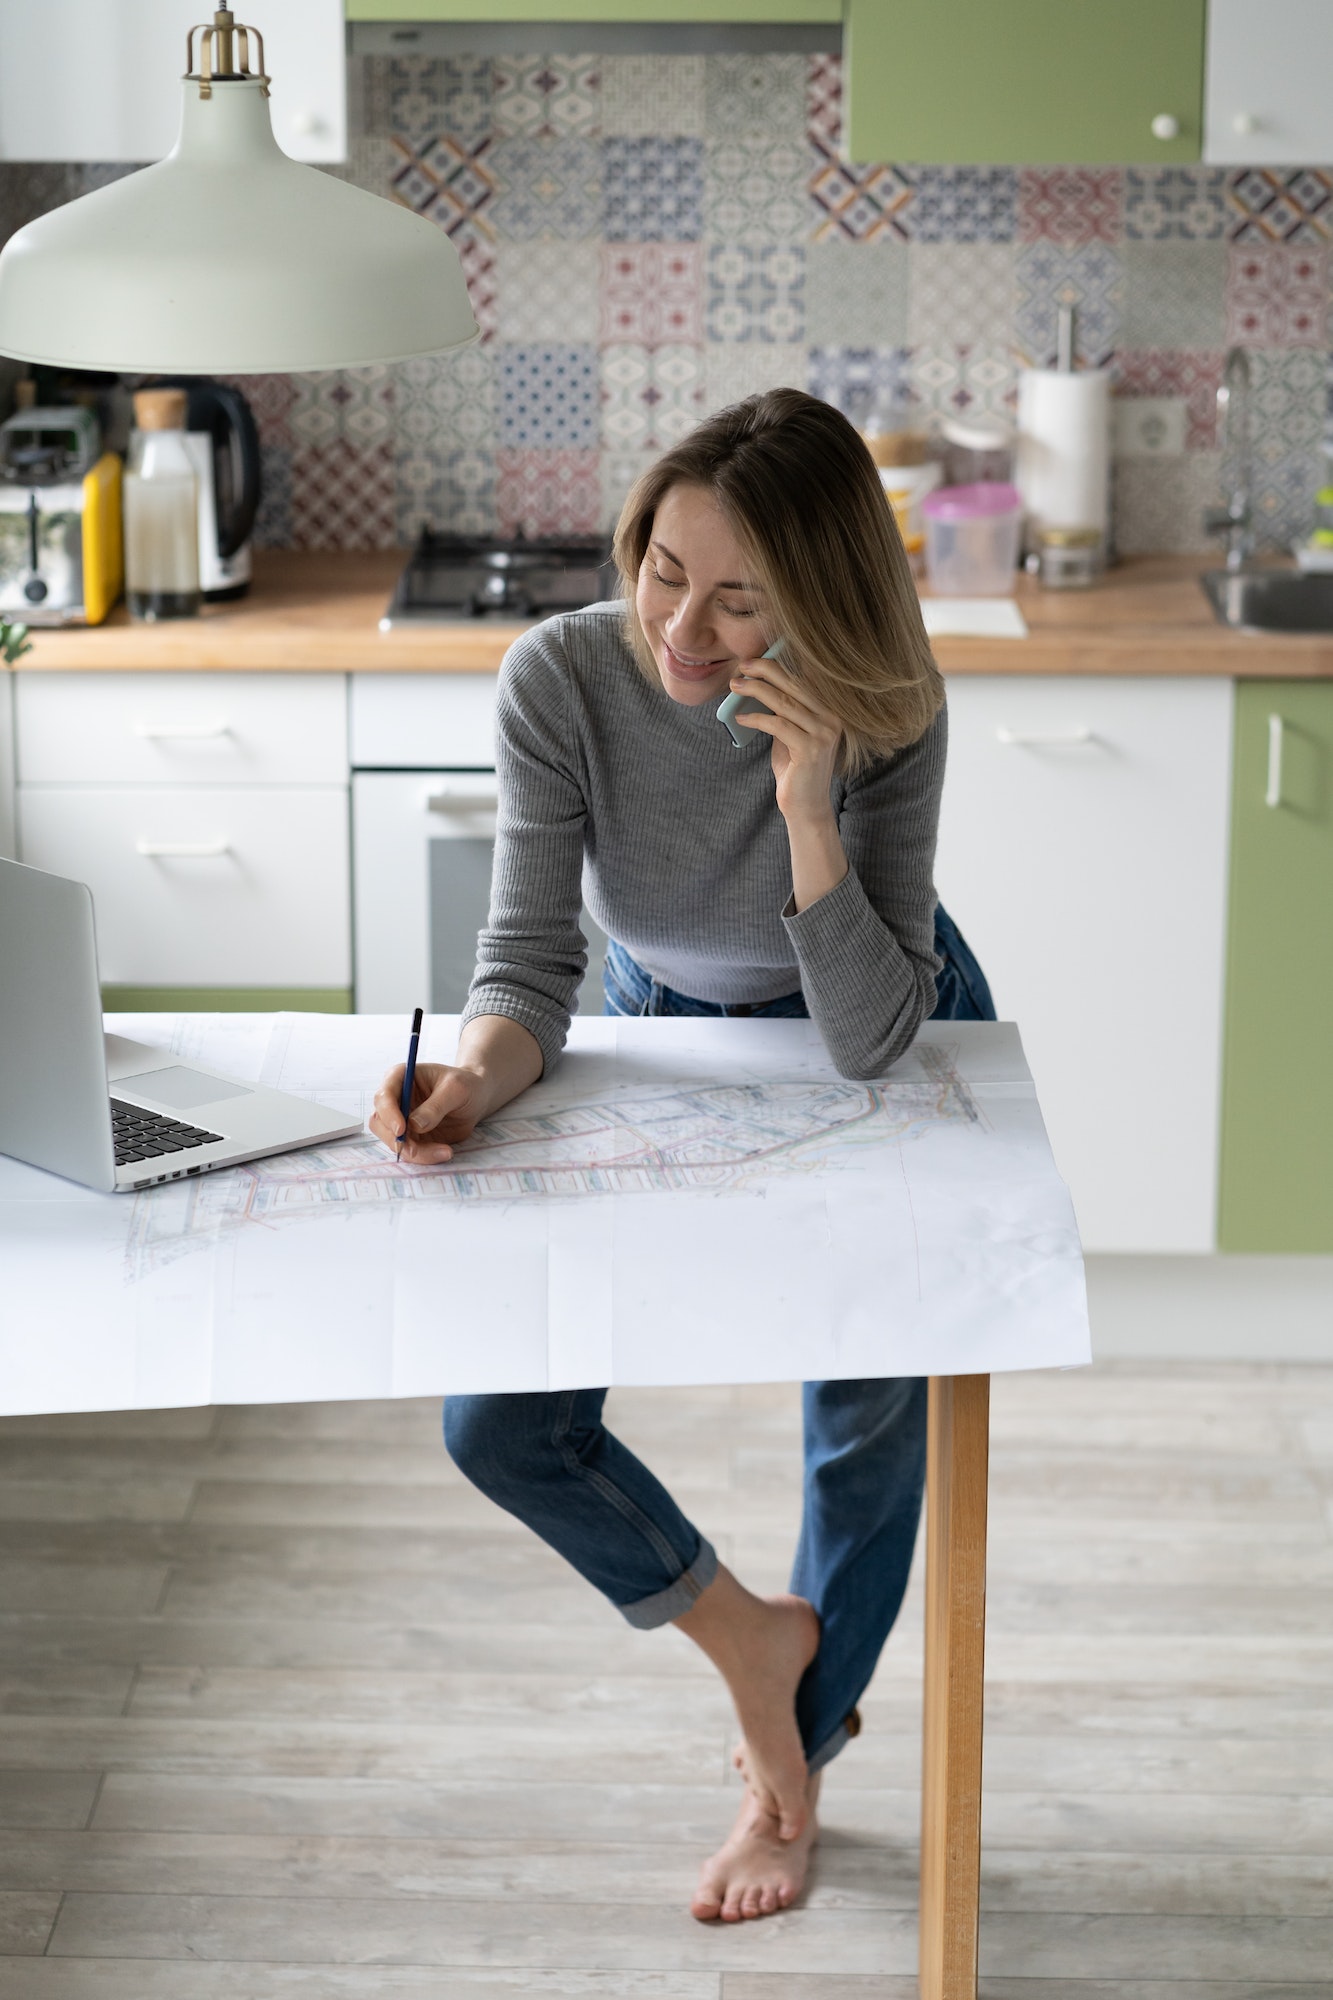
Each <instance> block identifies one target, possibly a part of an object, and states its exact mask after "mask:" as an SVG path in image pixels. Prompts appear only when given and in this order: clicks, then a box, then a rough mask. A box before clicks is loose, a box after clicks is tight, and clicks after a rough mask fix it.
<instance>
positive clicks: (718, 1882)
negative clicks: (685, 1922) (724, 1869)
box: [690, 1868, 727, 1924]
mask: <svg viewBox="0 0 1333 2000" xmlns="http://www.w3.org/2000/svg"><path fill="white" fill-rule="evenodd" d="M726 1892H727V1884H726V1877H725V1876H722V1875H714V1874H712V1873H711V1872H710V1871H709V1869H707V1868H705V1869H704V1870H703V1872H702V1873H701V1874H700V1876H699V1886H698V1888H697V1889H696V1890H695V1892H694V1896H693V1898H692V1900H691V1903H690V1915H691V1916H692V1917H697V1918H698V1920H699V1922H700V1923H701V1924H710V1923H714V1922H715V1921H716V1920H717V1918H718V1917H719V1916H720V1915H721V1911H722V1900H723V1897H724V1896H725V1895H726Z"/></svg>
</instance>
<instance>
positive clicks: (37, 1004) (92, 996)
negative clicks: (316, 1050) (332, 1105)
mask: <svg viewBox="0 0 1333 2000" xmlns="http://www.w3.org/2000/svg"><path fill="white" fill-rule="evenodd" d="M361 1129H362V1127H361V1121H360V1119H354V1120H349V1119H348V1118H347V1116H346V1114H345V1113H344V1112H340V1111H331V1110H329V1108H328V1107H327V1105H323V1104H307V1103H306V1101H305V1100H304V1098H300V1097H289V1096H288V1095H287V1094H286V1092H285V1091H281V1090H266V1089H265V1088H264V1087H263V1085H261V1084H255V1083H242V1082H241V1081H240V1080H239V1079H238V1078H236V1077H231V1076H226V1075H224V1074H223V1072H222V1071H221V1070H215V1069H210V1068H209V1067H208V1066H207V1064H205V1063H197V1062H183V1061H182V1060H181V1059H180V1057H179V1056H176V1055H173V1054H172V1052H171V1051H170V1050H169V1049H163V1048H154V1047H153V1046H152V1045H151V1043H148V1042H132V1041H129V1040H128V1039H127V1038H126V1037H125V1036H124V1035H107V1034H104V1033H103V1031H102V992H101V984H100V981H99V979H98V974H97V937H96V932H95V929H94V925H93V899H92V892H91V890H89V889H88V888H87V887H86V886H85V884H84V883H82V882H70V881H67V880H66V879H65V877H64V876H63V875H48V874H46V873H45V872H44V871H43V870H42V869H40V868H29V867H27V866H25V865H24V864H23V863H22V862H19V861H5V860H3V859H0V1153H8V1154H9V1155H10V1157H11V1158H12V1159H15V1160H24V1161H26V1162H27V1163H28V1165H29V1166H34V1167H44V1168H45V1169H46V1171H47V1172H48V1173H53V1174H63V1175H64V1176H65V1178H66V1179H67V1180H72V1181H81V1182H82V1184H83V1185H84V1186H85V1187H90V1188H100V1189H102V1190H103V1191H104V1192H106V1193H126V1192H129V1191H130V1190H132V1189H137V1188H148V1187H155V1186H156V1185H157V1184H158V1183H159V1182H161V1181H178V1180H184V1179H186V1178H187V1177H188V1176H191V1175H194V1174H209V1173H212V1172H214V1171H215V1169H216V1168H218V1167H232V1166H235V1165H236V1164H237V1162H238V1161H240V1160H257V1159H262V1158H263V1157H264V1155H265V1154H268V1153H288V1152H292V1151H294V1150H295V1149H296V1148H297V1147H298V1146H318V1145H322V1144H325V1143H327V1142H328V1141H329V1140H331V1139H349V1138H351V1137H352V1136H353V1134H354V1133H359V1132H360V1131H361Z"/></svg>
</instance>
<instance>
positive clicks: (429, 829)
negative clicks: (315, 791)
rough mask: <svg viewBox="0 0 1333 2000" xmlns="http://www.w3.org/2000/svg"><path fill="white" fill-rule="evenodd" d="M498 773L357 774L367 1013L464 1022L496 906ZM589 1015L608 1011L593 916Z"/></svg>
mask: <svg viewBox="0 0 1333 2000" xmlns="http://www.w3.org/2000/svg"><path fill="white" fill-rule="evenodd" d="M495 807H496V792H495V773H494V771H475V770H473V771H357V772H355V773H354V774H353V778H352V924H353V939H354V957H355V979H356V1009H357V1012H358V1013H359V1014H401V1013H408V1014H410V1013H411V1011H412V1009H413V1008H414V1007H425V1008H426V1010H427V1012H428V1013H432V1014H457V1013H460V1012H461V1011H462V1008H463V1004H464V1002H465V1001H466V999H467V991H468V986H469V984H470V983H471V979H472V970H473V966H474V965H475V963H476V954H477V932H478V931H479V930H480V929H481V927H482V925H483V924H484V923H485V921H486V912H487V908H488V906H489V902H490V890H491V860H492V855H493V852H494V846H495ZM582 921H583V934H584V936H585V937H586V938H587V940H588V972H587V977H586V978H585V980H584V982H583V988H582V993H581V995H580V998H581V1001H582V1006H583V1010H584V1011H585V1012H586V1013H592V1014H600V1012H601V1010H602V1001H601V983H602V958H603V955H604V953H605V950H606V940H605V938H604V937H603V935H602V933H601V932H600V931H599V930H598V929H597V927H596V925H595V924H594V923H593V921H592V919H591V917H589V916H588V914H587V912H586V911H585V912H584V915H583V920H582Z"/></svg>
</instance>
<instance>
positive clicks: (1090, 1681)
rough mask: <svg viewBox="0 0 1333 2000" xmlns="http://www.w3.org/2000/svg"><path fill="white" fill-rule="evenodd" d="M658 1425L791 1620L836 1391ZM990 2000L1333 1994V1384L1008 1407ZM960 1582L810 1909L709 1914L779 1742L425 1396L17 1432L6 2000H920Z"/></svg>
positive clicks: (1246, 1376) (732, 1403)
mask: <svg viewBox="0 0 1333 2000" xmlns="http://www.w3.org/2000/svg"><path fill="white" fill-rule="evenodd" d="M612 1408H613V1412H614V1421H615V1422H616V1424H617V1426H618V1428H620V1429H621V1431H622V1433H623V1434H624V1435H625V1436H627V1437H628V1438H629V1439H631V1440H632V1441H633V1442H634V1443H635V1444H636V1445H637V1446H639V1447H640V1448H641V1449H642V1450H644V1451H645V1453H646V1454H647V1455H648V1456H649V1457H650V1459H651V1462H652V1463H653V1464H654V1465H655V1466H656V1468H657V1469H658V1470H659V1471H660V1472H662V1473H663V1474H664V1475H665V1476H666V1477H667V1478H668V1479H669V1481H670V1482H671V1483H672V1484H673V1485H674V1487H675V1488H676V1490H677V1492H678V1493H679V1495H680V1496H681V1498H682V1499H683V1501H684V1502H685V1504H686V1505H687V1506H688V1507H689V1508H690V1509H691V1510H692V1511H693V1513H694V1514H695V1516H696V1518H697V1519H698V1520H699V1522H700V1524H701V1525H702V1526H703V1527H704V1528H705V1529H706V1530H707V1531H708V1532H709V1533H711V1534H712V1535H713V1536H714V1537H715V1538H716V1539H717V1541H718V1543H719V1545H720V1547H721V1549H722V1551H723V1553H724V1554H725V1556H726V1557H727V1559H728V1560H730V1561H731V1562H733V1563H734V1564H736V1565H737V1566H738V1567H739V1569H740V1570H741V1572H742V1574H743V1575H744V1576H745V1577H746V1578H747V1579H748V1580H750V1581H752V1582H753V1583H755V1584H756V1585H758V1586H759V1587H769V1588H773V1587H779V1586H781V1584H782V1583H783V1582H784V1580H785V1568H786V1564H787V1560H788V1557H789V1553H790V1547H791V1541H792V1535H793V1530H794V1525H795V1520H796V1508H797V1487H796V1470H797V1462H798V1459H797V1437H798V1425H797V1411H796V1405H795V1398H794V1395H793V1393H792V1392H791V1391H789V1390H786V1389H782V1390H767V1389H764V1390H744V1391H731V1390H715V1391H700V1392H675V1391H673V1392H654V1393H643V1392H637V1393H633V1394H629V1393H621V1394H617V1395H616V1396H614V1397H613V1398H612ZM994 1439H995V1442H994V1459H993V1486H992V1491H993V1515H992V1544H991V1547H992V1566H991V1594H990V1642H989V1665H990V1694H989V1717H988V1738H987V1756H986V1770H987V1794H986V1810H985V1836H986V1856H985V1887H984V1901H985V1915H984V1919H983V1925H982V1942H981V1963H982V1990H983V1993H984V1994H985V1995H986V1996H988V2000H1027V1996H1033V2000H1036V1997H1037V1996H1040V2000H1057V1996H1064V1995H1068V1996H1071V2000H1261V1996H1262V2000H1314V1996H1316V1995H1321V1996H1333V1728H1331V1727H1330V1724H1331V1723H1333V1528H1331V1526H1330V1523H1331V1520H1333V1370H1323V1369H1319V1368H1315V1367H1308V1368H1307V1367H1285V1368H1272V1369H1268V1370H1265V1369H1260V1368H1252V1367H1242V1366H1231V1367H1207V1366H1190V1365H1173V1366H1171V1367H1169V1368H1161V1369H1153V1368H1151V1367H1145V1366H1142V1365H1136V1364H1128V1363H1125V1364H1120V1365H1116V1366H1112V1367H1105V1368H1099V1369H1097V1370H1095V1371H1091V1372H1088V1373H1078V1374H1067V1375H1039V1376H1029V1377H1010V1378H1006V1379H1002V1380H1000V1381H998V1382H997V1383H996V1393H995V1416H994ZM919 1667H920V1600H919V1595H918V1591H917V1585H916V1584H914V1588H913V1594H912V1596H911V1598H910V1600H909V1603H908V1607H907V1609H906V1611H905V1614H904V1617H903V1621H902V1624H901V1627H900V1629H899V1631H898V1632H897V1633H896V1634H895V1636H894V1638H893V1639H892V1640H891V1641H890V1644H889V1648H888V1651H887V1653H886V1655H885V1658H884V1661H883V1663H882V1666H881V1669H880V1673H879V1677H878V1679H877V1681H876V1683H875V1686H874V1689H873V1690H872V1693H871V1696H870V1698H869V1700H868V1701H867V1703H866V1705H865V1714H866V1731H865V1734H864V1735H863V1736H862V1737H861V1739H860V1740H859V1741H858V1742H857V1743H854V1744H853V1745H852V1746H851V1747H850V1749H849V1750H848V1752H847V1753H846V1755H845V1756H844V1757H843V1758H842V1759H841V1760H840V1761H839V1762H838V1763H837V1765H836V1766H835V1767H834V1769H833V1771H832V1772H831V1774H830V1778H829V1781H828V1785H827V1791H826V1799H827V1828H828V1830H827V1833H826V1837H825V1840H824V1843H823V1846H822V1848H821V1851H820V1856H819V1861H818V1873H817V1879H816V1881H815V1884H814V1886H813V1889H812V1891H811V1893H810V1895H809V1897H808V1899H807V1901H806V1903H805V1905H804V1907H802V1908H800V1909H798V1910H794V1911H792V1912H791V1913H789V1914H788V1915H786V1916H783V1917H780V1918H775V1919H770V1920H768V1921H767V1922H764V1923H759V1924H748V1925H745V1926H743V1927H737V1928H735V1929H726V1930H723V1929H715V1928H709V1929H706V1928H703V1927H701V1926H699V1925H697V1924H695V1923H693V1922H692V1921H691V1920H690V1918H689V1917H688V1915H687V1914H686V1913H685V1908H684V1905H685V1899H686V1896H687V1893H688V1890H689V1887H690V1884H691V1882H692V1879H693V1874H694V1868H695V1864H696V1861H697V1859H698V1857H699V1856H700V1855H701V1854H702V1852H703V1851H704V1850H705V1849H706V1848H707V1847H708V1846H709V1844H710V1843H712V1842H714V1841H716V1839H717V1838H718V1836H719V1835H720V1834H721V1833H722V1832H723V1830H724V1829H725V1827H726V1826H727V1824H728V1821H729V1817H730V1814H731V1811H732V1809H733V1806H734V1803H735V1785H734V1781H733V1779H732V1777H731V1775H730V1773H729V1769H728V1751H729V1749H730V1746H731V1742H732V1733H733V1732H732V1726H731V1723H730V1720H729V1717H728V1712H727V1707H726V1703H725V1701H724V1700H723V1698H722V1696H721V1695H720V1693H719V1691H718V1688H717V1686H716V1685H715V1684H714V1683H713V1681H712V1679H711V1678H710V1674H709V1672H708V1671H707V1670H706V1669H705V1668H703V1667H702V1666H701V1664H700V1662H699V1660H698V1659H697V1657H695V1656H694V1655H692V1653H691V1650H690V1648H689V1646H688V1644H687V1643H686V1642H685V1641H684V1640H683V1639H682V1638H680V1637H679V1635H678V1634H676V1633H675V1632H672V1631H667V1632H665V1633H635V1632H632V1631H631V1630H630V1629H629V1628H628V1627H627V1626H626V1625H624V1624H623V1623H622V1621H621V1620H620V1619H619V1618H618V1617H617V1616H616V1614H615V1613H614V1612H612V1611H611V1610H609V1609H608V1608H607V1607H606V1606H605V1605H604V1604H603V1603H602V1601H601V1600H600V1599H599V1598H597V1597H596V1596H594V1595H593V1594H591V1593H590V1592H589V1591H587V1589H586V1588H585V1587H584V1586H583V1585H582V1584H581V1583H579V1582H578V1580H577V1579H575V1578H573V1577H572V1576H571V1575H569V1574H568V1573H567V1572H566V1571H565V1570H564V1569H563V1568H562V1566H561V1564H560V1563H559V1562H558V1561H557V1560H556V1559H555V1558H554V1557H553V1556H551V1555H550V1554H548V1553H547V1552H546V1551H545V1550H544V1549H543V1548H542V1547H541V1546H540V1545H538V1544H537V1543H536V1542H535V1541H533V1540H531V1539H530V1538H529V1537H528V1536H527V1535H526V1534H525V1533H524V1532H523V1531H522V1530H520V1529H519V1528H517V1527H516V1526H515V1525H514V1524H512V1523H510V1522H509V1521H508V1520H507V1519H506V1518H505V1517H504V1516H502V1515H500V1514H498V1513H496V1512H495V1511H494V1510H493V1509H492V1508H491V1507H489V1506H488V1504H487V1503H486V1502H485V1501H483V1500H482V1499H481V1498H480V1497H479V1496H477V1495H476V1494H474V1493H473V1492H472V1491H471V1490H470V1489H469V1488H467V1487H466V1486H465V1485H464V1484H463V1483H462V1482H461V1481H460V1479H459V1478H458V1476H457V1475H456V1474H455V1473H454V1471H453V1470H452V1468H451V1466H450V1464H449V1462H448V1460H447V1459H446V1457H445V1455H444V1452H443V1450H442V1449H441V1447H440V1445H439V1442H438V1411H437V1409H436V1407H435V1406H434V1405H428V1404H423V1403H374V1404H342V1405H329V1406H318V1407H305V1406H288V1407H282V1408H268V1409H265V1408H261V1409H228V1410H221V1411H194V1410H186V1411H178V1412H166V1413H159V1414H155V1415H144V1416H137V1415H121V1416H114V1417H88V1418H63V1419H54V1418H50V1419H47V1418H39V1419H25V1420H9V1421H7V1422H6V1423H4V1424H3V1425H0V1711H3V1713H2V1714H0V1744H2V1749H0V1766H3V1768H2V1769H0V1954H3V1955H0V1996H3V2000H76V1996H77V2000H196V1996H204V1995H207V1996H210V2000H214V1997H216V2000H222V1996H226V2000H325V1996H328V2000H333V1996H338V2000H352V1997H353V1996H355V1997H356V2000H360V1996H367V2000H370V1997H371V1996H376V2000H378V1996H389V1995H393V1996H397V1995H420V1996H426V1995H430V1996H441V2000H507V1997H508V2000H512V1996H517V1995H536V1996H552V1997H554V1996H562V2000H588V1996H599V2000H907V1996H909V1995H912V1994H914V1993H915V1981H914V1979H913V1976H912V1974H913V1967H914V1963H915V1935H914V1902H915V1895H916V1854H915V1833H916V1824H917V1809H918V1800H917V1767H918V1758H919V1726H920V1714H919V1692H918V1680H919Z"/></svg>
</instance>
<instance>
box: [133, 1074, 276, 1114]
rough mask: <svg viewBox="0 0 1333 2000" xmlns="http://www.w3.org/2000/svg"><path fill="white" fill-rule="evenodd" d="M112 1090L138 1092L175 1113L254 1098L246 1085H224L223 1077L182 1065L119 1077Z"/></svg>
mask: <svg viewBox="0 0 1333 2000" xmlns="http://www.w3.org/2000/svg"><path fill="white" fill-rule="evenodd" d="M112 1088H113V1089H114V1090H133V1091H137V1093H138V1095H139V1096H140V1097H147V1098H150V1099H151V1100H152V1102H153V1103H154V1104H166V1105H169V1106H170V1108H171V1109H172V1110H173V1111H193V1110H194V1108H195V1106H196V1105H199V1104H221V1102H222V1100H223V1098H224V1097H250V1096H252V1095H253V1093H252V1092H251V1091H250V1090H249V1089H248V1088H247V1087H246V1085H245V1084H243V1083H224V1082H223V1080H222V1078H221V1077H220V1076H205V1075H204V1073H203V1071H202V1070H199V1069H182V1068H181V1066H180V1065H179V1064H173V1065H172V1066H171V1068H169V1069H150V1070H145V1071H144V1072H143V1073H142V1074H141V1075H139V1076H118V1077H117V1078H116V1080H115V1083H114V1084H113V1085H112Z"/></svg>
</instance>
